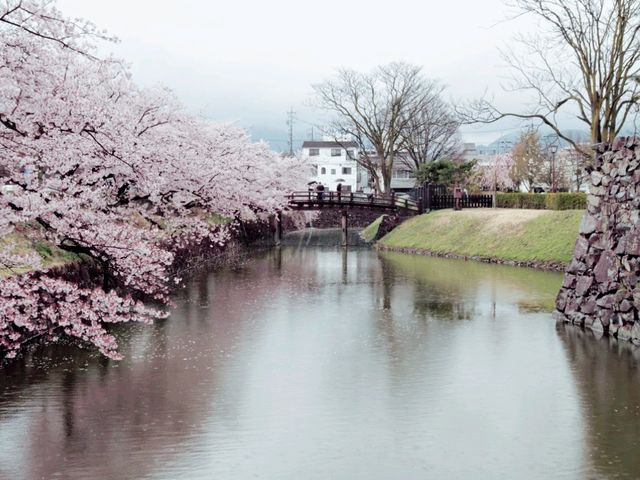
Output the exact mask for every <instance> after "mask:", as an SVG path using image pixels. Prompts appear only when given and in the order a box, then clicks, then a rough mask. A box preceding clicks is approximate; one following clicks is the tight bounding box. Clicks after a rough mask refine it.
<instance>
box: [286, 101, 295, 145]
mask: <svg viewBox="0 0 640 480" xmlns="http://www.w3.org/2000/svg"><path fill="white" fill-rule="evenodd" d="M295 120H296V112H294V111H293V107H291V108H290V109H289V111H288V112H287V127H289V155H290V156H291V157H293V125H294V123H295Z"/></svg>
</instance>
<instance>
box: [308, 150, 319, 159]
mask: <svg viewBox="0 0 640 480" xmlns="http://www.w3.org/2000/svg"><path fill="white" fill-rule="evenodd" d="M318 155H320V149H319V148H310V149H309V156H310V157H317V156H318Z"/></svg>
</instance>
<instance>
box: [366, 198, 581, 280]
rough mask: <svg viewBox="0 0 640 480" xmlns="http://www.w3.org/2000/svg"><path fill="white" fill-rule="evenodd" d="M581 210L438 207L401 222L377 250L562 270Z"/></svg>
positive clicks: (572, 241) (570, 249) (381, 241)
mask: <svg viewBox="0 0 640 480" xmlns="http://www.w3.org/2000/svg"><path fill="white" fill-rule="evenodd" d="M583 213H584V212H583V211H582V210H564V211H552V210H522V209H495V210H494V209H473V210H471V209H470V210H463V211H460V212H454V211H453V210H441V211H437V212H432V213H429V214H425V215H420V216H417V217H413V218H411V219H409V220H406V221H405V222H403V223H402V224H400V225H399V226H398V227H396V228H395V229H394V230H392V231H391V232H390V233H388V234H387V235H385V236H384V237H382V238H381V239H380V240H379V241H378V243H377V244H376V248H378V249H381V250H390V251H398V252H404V253H411V254H418V255H430V256H438V257H446V258H461V259H469V260H476V261H481V262H487V263H500V264H507V265H515V266H524V267H533V268H540V269H545V270H558V271H562V270H564V268H565V265H566V264H567V263H568V262H569V261H570V260H571V258H572V255H573V247H574V244H575V241H576V239H577V237H578V227H579V225H580V221H581V220H582V216H583Z"/></svg>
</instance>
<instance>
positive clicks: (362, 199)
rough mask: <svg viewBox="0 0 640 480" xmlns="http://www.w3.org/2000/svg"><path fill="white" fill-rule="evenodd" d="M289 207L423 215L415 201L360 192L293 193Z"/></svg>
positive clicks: (289, 196)
mask: <svg viewBox="0 0 640 480" xmlns="http://www.w3.org/2000/svg"><path fill="white" fill-rule="evenodd" d="M287 198H288V200H289V207H290V208H292V209H294V210H318V209H322V208H345V207H348V208H351V207H357V208H371V209H378V210H408V211H411V212H415V213H421V210H422V208H421V205H420V204H419V203H418V202H416V201H415V200H410V199H408V198H398V197H396V196H395V195H391V196H388V197H387V196H382V195H373V194H366V193H359V192H356V193H354V192H345V193H338V192H315V191H313V192H312V191H307V192H293V193H291V194H290V195H287Z"/></svg>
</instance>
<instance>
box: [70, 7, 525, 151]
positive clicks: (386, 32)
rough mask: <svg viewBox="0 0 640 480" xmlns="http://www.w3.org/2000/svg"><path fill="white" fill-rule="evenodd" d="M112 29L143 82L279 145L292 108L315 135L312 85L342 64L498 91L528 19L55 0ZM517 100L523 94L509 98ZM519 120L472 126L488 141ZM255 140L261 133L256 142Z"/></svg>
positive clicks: (446, 10) (454, 91)
mask: <svg viewBox="0 0 640 480" xmlns="http://www.w3.org/2000/svg"><path fill="white" fill-rule="evenodd" d="M58 5H59V8H60V9H61V10H62V11H63V12H64V13H65V14H67V15H69V16H73V17H77V16H80V17H84V18H87V19H89V20H91V21H93V22H94V23H96V24H97V25H98V26H99V27H100V28H105V29H107V30H108V31H109V32H110V33H111V34H114V35H117V36H118V37H119V38H120V40H121V42H120V44H118V45H113V46H109V49H110V50H112V51H113V52H114V53H115V54H116V55H117V56H119V57H121V58H124V59H125V60H127V61H128V62H129V63H130V64H131V67H132V70H133V73H134V78H135V79H136V80H137V81H138V82H139V83H141V84H145V85H152V84H162V85H166V86H168V87H170V88H172V89H173V90H174V91H175V92H176V94H177V95H178V97H179V98H180V99H181V100H182V102H183V103H184V104H185V105H186V106H187V107H188V108H189V109H190V110H192V111H195V112H200V113H204V114H205V115H206V116H207V117H209V118H212V119H215V120H220V121H232V122H236V123H238V124H240V125H242V126H244V127H247V128H249V129H250V130H252V132H253V135H254V137H263V138H264V139H266V140H268V141H270V142H271V143H272V144H273V146H274V147H275V148H278V149H279V148H282V146H283V145H284V144H285V142H286V135H285V131H286V125H285V121H286V112H287V110H289V108H290V107H292V108H293V109H294V110H295V111H296V112H297V118H298V121H297V128H296V140H299V141H301V140H303V139H304V137H306V136H308V135H310V130H311V124H312V123H314V121H315V117H314V112H313V111H311V110H310V109H309V107H307V106H306V105H308V101H309V99H310V98H311V95H312V94H311V85H312V84H313V83H315V82H318V81H320V80H322V79H325V78H327V77H330V76H331V75H332V74H333V72H334V70H335V68H336V67H350V68H354V69H358V70H369V69H371V68H372V67H374V66H375V65H379V64H383V63H387V62H390V61H395V60H404V61H407V62H411V63H414V64H417V65H421V66H422V67H423V71H424V73H425V74H426V75H427V76H429V77H431V78H436V79H439V80H440V81H442V82H443V83H444V84H446V85H447V86H448V92H447V95H448V96H450V97H451V99H468V98H471V97H478V96H481V95H482V94H483V92H485V91H489V92H491V93H493V94H494V95H495V96H496V97H500V96H501V95H502V93H501V89H500V84H501V83H504V82H505V78H506V77H507V75H508V70H507V69H506V68H505V67H504V63H503V61H502V60H501V59H500V56H499V52H498V49H499V48H500V47H503V46H505V45H507V44H508V43H509V42H510V41H511V39H512V38H513V36H514V34H515V33H516V32H517V31H525V30H533V29H534V28H535V24H534V23H533V20H532V19H526V18H524V19H519V20H516V21H504V20H505V19H507V18H508V17H509V13H510V12H509V10H508V9H507V8H506V7H505V5H504V3H503V1H502V0H482V1H478V0H449V1H442V0H430V1H429V0H426V1H422V2H418V1H416V0H393V1H389V0H386V1H354V0H323V1H321V2H314V3H308V2H304V1H301V0H262V1H260V0H227V1H225V2H221V1H217V0H213V1H208V0H181V1H178V2H176V1H171V2H168V1H166V0H155V1H152V0H108V1H105V0H59V1H58ZM509 101H510V102H515V101H518V99H515V100H514V99H510V100H509ZM513 129H514V124H513V123H503V124H498V125H495V124H494V125H491V126H485V127H484V128H481V129H478V128H469V127H468V128H465V129H464V132H463V134H464V138H465V140H468V141H477V142H487V141H491V140H493V139H495V138H497V137H499V136H500V135H501V134H503V133H509V132H510V131H513ZM255 139H256V140H258V139H259V138H255Z"/></svg>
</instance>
